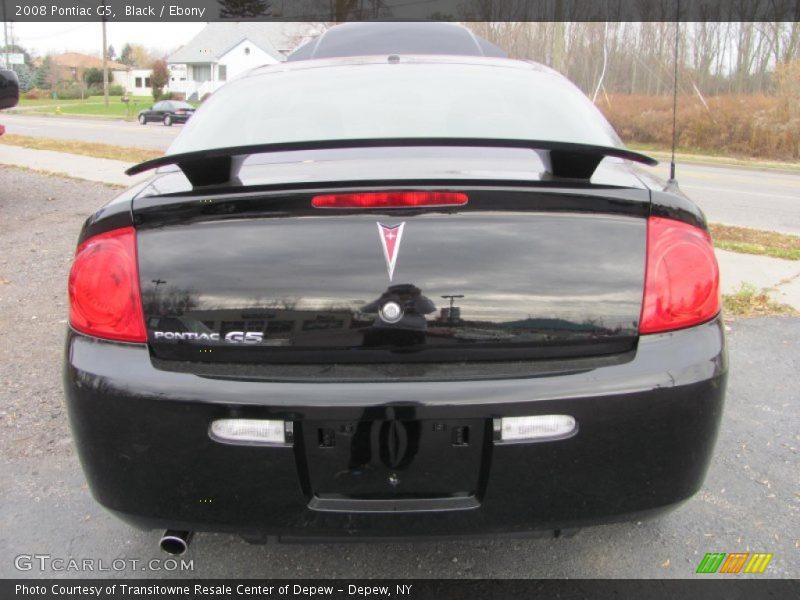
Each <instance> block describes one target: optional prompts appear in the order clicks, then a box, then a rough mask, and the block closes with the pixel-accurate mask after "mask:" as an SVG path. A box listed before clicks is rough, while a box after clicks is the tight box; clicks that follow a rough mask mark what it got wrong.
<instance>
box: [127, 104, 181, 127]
mask: <svg viewBox="0 0 800 600" xmlns="http://www.w3.org/2000/svg"><path fill="white" fill-rule="evenodd" d="M194 110H195V109H194V108H193V107H192V108H189V107H184V106H181V107H180V108H177V107H176V106H175V104H174V103H173V102H172V101H170V100H161V101H159V102H156V103H155V104H153V106H151V107H150V108H148V109H145V110H142V111H139V122H140V123H141V122H142V119H144V123H150V122H157V123H164V124H165V125H166V124H167V122H166V118H167V117H169V118H170V122H171V123H186V122H187V121H188V120H189V118H190V117H191V116H192V115H193V114H194Z"/></svg>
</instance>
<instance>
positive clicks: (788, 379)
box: [0, 167, 800, 578]
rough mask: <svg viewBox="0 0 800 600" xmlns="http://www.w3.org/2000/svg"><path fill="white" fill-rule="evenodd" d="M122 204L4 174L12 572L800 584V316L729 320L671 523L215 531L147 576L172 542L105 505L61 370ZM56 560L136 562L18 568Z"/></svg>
mask: <svg viewBox="0 0 800 600" xmlns="http://www.w3.org/2000/svg"><path fill="white" fill-rule="evenodd" d="M114 193H115V191H114V190H112V189H110V188H108V187H107V186H104V185H102V184H95V183H89V182H80V181H75V180H69V179H61V178H57V177H50V176H46V175H40V174H36V173H32V172H28V171H22V170H16V169H12V168H8V167H0V339H2V344H1V345H0V450H1V451H2V459H0V530H2V531H3V535H2V536H0V577H64V576H68V577H79V576H97V575H101V576H106V577H107V576H117V577H171V576H176V577H177V576H181V577H183V576H193V577H206V578H213V577H223V576H228V577H242V578H276V577H280V578H285V577H348V578H364V577H403V578H416V577H443V578H449V577H452V578H461V577H515V578H527V577H542V578H546V577H571V578H592V577H598V578H606V577H651V578H665V577H678V578H680V577H688V578H692V577H696V575H695V569H696V568H697V565H698V564H699V562H700V560H701V559H702V557H703V556H704V554H705V553H707V552H726V553H730V552H746V551H751V552H769V553H773V554H774V557H773V559H772V561H771V563H770V564H769V567H768V568H767V570H766V572H765V573H764V574H763V575H758V576H755V577H783V578H796V577H798V576H800V563H799V562H798V560H797V557H798V548H800V528H799V527H798V523H800V479H799V477H798V472H800V469H798V453H799V452H800V411H798V405H797V391H796V388H797V373H798V372H800V319H796V318H759V319H752V320H740V321H734V322H732V323H730V324H729V326H730V331H729V341H730V371H731V373H730V380H729V393H728V399H727V406H726V409H725V414H724V420H723V423H722V428H721V432H720V435H719V439H718V443H717V450H716V454H715V457H714V460H713V462H712V465H711V468H710V471H709V473H708V477H707V479H706V483H705V486H704V487H703V489H702V490H701V491H700V492H699V493H698V494H697V495H696V496H695V497H693V498H692V499H691V500H689V501H688V502H686V503H685V504H684V505H682V506H681V507H680V508H678V509H677V510H676V511H674V512H672V513H670V514H669V515H667V516H665V517H662V518H660V519H658V520H654V521H646V522H632V523H624V524H617V525H608V526H602V527H595V528H591V529H587V530H584V531H582V532H580V533H579V534H578V535H577V536H576V537H574V538H568V539H564V538H561V539H526V540H464V541H453V542H419V543H402V544H400V543H398V544H388V543H384V544H359V543H354V544H313V545H269V546H250V545H248V544H246V543H245V542H243V541H242V540H240V539H238V538H236V537H233V536H228V535H217V534H202V533H201V534H198V535H197V536H196V537H195V540H194V542H193V545H192V547H191V549H190V551H189V553H187V555H185V557H184V558H185V559H186V560H188V561H191V566H192V569H191V570H187V571H179V570H176V571H164V570H156V569H158V568H161V569H163V564H162V565H161V566H156V567H155V569H151V570H142V568H143V567H144V568H145V569H147V568H148V567H147V566H146V565H147V561H148V560H150V559H151V558H164V557H165V555H162V554H161V553H160V551H159V550H158V548H157V542H158V537H159V532H140V531H136V530H133V529H130V528H129V527H128V526H126V525H124V524H123V523H121V522H120V521H118V520H116V519H115V518H113V517H112V516H110V515H109V514H108V513H106V512H105V511H104V510H103V509H102V508H100V507H99V506H98V505H97V504H96V503H95V502H94V501H93V500H92V499H91V496H90V494H89V491H88V488H87V486H86V483H85V480H84V477H83V474H82V472H81V470H80V466H79V464H78V461H77V458H76V456H75V452H74V448H73V446H72V442H71V440H70V434H69V428H68V425H67V421H66V415H65V411H64V406H63V398H62V393H61V382H60V372H59V371H60V361H61V353H62V344H63V338H64V330H65V328H66V323H67V321H66V319H67V302H66V292H65V283H66V277H67V271H68V268H69V264H70V260H71V255H72V252H73V251H74V243H75V240H76V237H77V234H78V231H79V228H80V224H81V222H82V220H83V219H84V217H85V216H86V215H87V214H89V213H90V212H92V211H94V210H96V209H97V208H98V207H99V206H100V205H101V204H103V203H104V202H105V201H106V200H107V199H108V198H109V197H110V196H111V195H113V194H114ZM674 460H680V461H683V460H690V457H682V456H676V457H674ZM44 554H46V555H49V556H50V557H51V558H64V559H69V558H76V559H79V560H82V559H93V560H94V561H95V563H94V564H95V566H97V565H98V564H99V563H98V562H97V561H100V560H102V561H103V564H104V565H106V567H108V566H109V565H112V564H117V565H119V564H123V563H112V561H114V560H115V559H124V561H125V562H124V565H125V566H124V568H122V569H121V570H119V571H114V570H112V571H110V572H99V573H98V572H96V571H95V572H84V573H80V572H61V571H55V570H53V569H52V568H47V569H45V570H43V571H42V570H40V569H39V567H38V563H36V562H35V561H34V562H33V564H32V568H31V569H30V570H23V571H20V570H17V568H16V567H15V562H17V564H19V565H21V566H23V567H24V566H25V565H27V564H31V562H30V560H28V559H26V558H25V557H26V556H31V555H44ZM19 556H22V557H23V558H22V559H21V562H20V560H19V559H17V557H19ZM131 560H135V561H139V562H138V563H136V564H135V565H133V563H131V562H130V561H131ZM703 577H716V576H710V575H704V576H703ZM721 577H724V576H721ZM737 577H749V576H748V575H738V576H737Z"/></svg>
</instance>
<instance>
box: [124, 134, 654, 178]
mask: <svg viewBox="0 0 800 600" xmlns="http://www.w3.org/2000/svg"><path fill="white" fill-rule="evenodd" d="M393 147H457V148H527V149H530V150H534V151H543V152H546V155H545V156H542V160H543V161H544V162H545V165H546V166H547V167H549V168H548V172H549V173H550V174H551V175H552V176H553V177H555V178H558V179H562V178H563V179H587V180H588V179H590V178H591V177H592V174H593V173H594V171H595V169H596V168H597V165H599V164H600V161H601V160H603V159H604V158H605V157H607V156H614V157H617V158H622V159H625V160H630V161H633V162H638V163H642V164H645V165H650V166H653V165H657V164H658V161H657V160H655V159H654V158H651V157H649V156H646V155H644V154H640V153H638V152H632V151H630V150H626V149H625V148H617V147H613V146H592V145H588V144H574V143H570V142H552V141H542V140H515V139H495V138H450V137H439V138H366V139H350V140H317V141H307V142H282V143H278V144H253V145H249V146H231V147H226V148H211V149H209V150H199V151H196V152H184V153H182V154H168V155H166V156H162V157H159V158H154V159H152V160H146V161H144V162H142V163H139V164H138V165H134V166H132V167H131V168H129V169H128V170H127V171H125V173H126V174H128V175H136V174H137V173H142V172H144V171H149V170H150V169H156V168H158V167H163V166H166V165H178V167H179V168H180V170H181V171H183V174H184V175H186V178H187V179H188V180H189V182H190V183H191V184H192V186H193V187H195V188H198V187H206V186H212V185H224V184H228V183H231V182H235V181H238V174H239V169H240V168H241V166H242V163H243V162H244V160H245V159H246V158H247V157H248V156H251V155H253V154H269V153H275V152H293V151H302V150H332V149H346V148H393ZM548 163H549V164H548Z"/></svg>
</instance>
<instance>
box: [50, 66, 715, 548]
mask: <svg viewBox="0 0 800 600" xmlns="http://www.w3.org/2000/svg"><path fill="white" fill-rule="evenodd" d="M653 162H654V161H652V159H649V158H648V157H646V156H643V155H641V154H637V153H634V152H631V151H629V150H627V149H625V148H624V147H623V146H622V144H621V142H620V140H619V138H618V137H617V135H616V134H615V133H614V131H613V130H612V128H611V127H610V126H609V124H608V123H607V122H606V121H605V119H604V118H603V117H602V116H601V115H600V114H599V112H598V111H597V110H596V109H595V107H594V106H593V105H592V103H591V102H590V101H589V100H587V99H586V98H585V96H584V95H583V94H581V93H580V91H578V90H577V89H576V88H575V87H574V86H572V85H571V84H570V83H569V82H568V81H566V80H565V79H564V78H563V77H561V76H560V75H558V74H556V73H554V72H553V71H550V70H549V69H546V68H544V67H542V66H539V65H536V64H533V63H528V62H519V61H512V60H507V59H501V58H487V57H443V56H439V57H434V56H413V55H401V56H397V55H390V56H386V55H383V56H371V57H350V58H337V59H327V60H308V61H298V62H293V63H289V64H281V65H277V66H271V67H264V68H259V69H256V70H254V71H252V72H250V73H249V74H247V75H246V76H243V77H241V78H239V79H237V80H235V81H232V82H230V83H228V84H227V85H226V86H224V87H223V88H222V89H220V90H219V91H218V92H216V93H215V94H214V96H213V97H211V98H210V99H209V100H208V102H207V103H205V104H204V105H203V106H202V107H201V108H200V109H199V110H198V111H197V114H196V115H195V116H194V117H193V118H192V119H191V120H190V121H189V124H188V125H187V126H186V128H185V129H184V131H183V132H182V133H181V134H180V135H179V136H178V138H177V139H176V140H175V142H174V144H173V145H172V147H171V148H170V150H169V152H168V153H167V155H166V156H164V157H163V158H159V159H155V160H152V161H148V162H146V163H142V164H141V165H137V166H136V167H134V168H132V169H131V170H130V172H141V171H145V170H148V169H153V168H158V170H157V171H156V172H155V173H154V175H153V176H152V177H151V178H150V179H149V180H147V181H146V182H144V183H141V184H139V185H136V186H134V187H133V188H131V189H129V190H128V191H126V192H124V193H122V194H121V195H120V196H118V197H117V198H115V199H114V200H112V201H111V202H110V203H109V204H107V205H106V206H105V207H103V208H102V209H100V210H99V211H98V212H97V213H95V214H94V215H92V216H91V217H90V218H89V219H88V220H87V222H86V224H85V226H84V228H83V231H82V233H81V236H80V240H79V244H78V248H77V253H76V255H75V260H74V265H73V267H72V271H71V273H70V278H69V296H70V303H71V309H70V310H71V312H70V330H69V333H68V337H67V342H66V361H65V371H64V374H65V377H64V380H65V388H66V395H67V403H68V406H69V413H70V418H71V422H72V428H73V431H74V435H75V439H76V441H77V445H78V449H79V452H80V457H81V460H82V463H83V467H84V470H85V472H86V476H87V478H88V480H89V484H90V486H91V490H92V492H93V494H94V496H95V498H96V499H97V500H98V502H100V503H101V504H102V505H104V506H105V507H107V508H108V509H110V510H111V511H113V512H114V513H116V514H117V515H119V517H121V518H122V519H124V520H126V521H127V522H129V523H131V524H132V525H135V526H137V527H141V528H160V529H166V530H169V531H168V532H167V534H166V535H165V537H164V538H163V540H162V547H163V548H164V549H166V550H168V551H172V552H180V551H183V550H184V549H185V548H186V544H187V543H188V539H189V537H190V535H191V532H193V531H223V532H231V533H236V534H239V535H242V536H244V537H245V538H246V539H249V540H252V541H259V540H266V539H267V538H268V537H271V536H275V537H277V538H282V539H289V538H305V539H324V538H365V539H366V538H386V537H400V536H402V537H419V538H421V537H425V536H451V535H459V534H470V535H476V534H483V535H500V534H507V533H514V534H520V533H531V532H534V531H541V530H550V531H560V530H565V529H574V528H579V527H581V526H584V525H591V524H595V523H603V522H610V521H617V520H626V519H632V518H637V519H638V518H641V517H642V516H645V515H653V514H657V513H659V512H662V511H664V510H666V509H669V508H671V507H674V506H675V505H676V504H678V503H680V502H681V501H683V500H686V499H687V498H689V497H690V496H691V495H692V494H694V493H695V492H696V491H697V490H698V489H699V487H700V486H701V484H702V482H703V478H704V474H705V472H706V469H707V467H708V464H709V460H710V457H711V454H712V450H713V447H714V441H715V437H716V433H717V428H718V425H719V422H720V417H721V412H722V406H723V397H724V391H725V381H726V372H727V359H726V352H725V341H724V336H723V327H722V323H721V320H720V298H719V285H718V279H719V275H718V267H717V263H716V260H715V257H714V253H713V250H712V246H711V242H710V238H709V234H708V231H707V228H706V223H705V220H704V217H703V215H702V213H701V211H700V210H699V209H698V208H697V206H695V205H694V204H693V203H692V202H690V201H689V200H688V199H687V198H685V197H684V196H683V195H681V194H680V193H679V192H676V191H669V190H665V189H664V186H663V184H662V183H660V182H659V181H656V180H655V179H653V178H651V177H649V176H647V175H645V174H644V173H643V172H641V171H640V170H638V168H637V167H636V166H635V163H645V164H652V163H653Z"/></svg>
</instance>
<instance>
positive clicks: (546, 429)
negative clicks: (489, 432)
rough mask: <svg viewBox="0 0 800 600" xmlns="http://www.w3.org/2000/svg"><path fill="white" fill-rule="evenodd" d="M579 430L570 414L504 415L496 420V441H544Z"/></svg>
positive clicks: (559, 438) (556, 438) (566, 436)
mask: <svg viewBox="0 0 800 600" xmlns="http://www.w3.org/2000/svg"><path fill="white" fill-rule="evenodd" d="M577 430H578V424H577V423H576V422H575V419H574V417H571V416H569V415H537V416H535V417H503V418H501V419H495V420H494V441H496V442H526V441H530V442H544V441H552V440H563V439H565V438H568V437H571V436H572V435H574V434H575V432H576V431H577Z"/></svg>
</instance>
